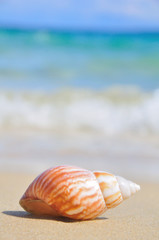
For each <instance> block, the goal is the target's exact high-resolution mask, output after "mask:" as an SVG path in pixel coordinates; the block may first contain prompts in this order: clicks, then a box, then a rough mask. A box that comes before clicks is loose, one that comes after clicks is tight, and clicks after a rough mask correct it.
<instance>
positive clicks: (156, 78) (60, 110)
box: [0, 30, 159, 136]
mask: <svg viewBox="0 0 159 240" xmlns="http://www.w3.org/2000/svg"><path fill="white" fill-rule="evenodd" d="M158 89H159V34H158V33H149V34H148V33H147V34H143V33H142V34H101V33H82V32H79V33H78V32H76V33H75V32H74V33H73V32H70V33H66V32H65V33H62V32H53V31H52V32H49V31H20V30H19V31H18V30H12V31H11V30H1V31H0V112H1V115H0V130H4V129H8V128H9V129H23V130H24V129H30V130H32V129H34V130H35V129H36V130H45V131H46V130H48V131H53V132H66V133H67V132H76V133H79V132H80V133H81V132H92V133H99V134H105V135H106V136H108V135H109V136H110V135H118V134H125V133H128V134H132V133H133V134H137V135H138V134H141V135H149V134H153V135H159V124H158V123H159V90H158Z"/></svg>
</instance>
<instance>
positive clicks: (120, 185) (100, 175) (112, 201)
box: [94, 171, 140, 209]
mask: <svg viewBox="0 0 159 240" xmlns="http://www.w3.org/2000/svg"><path fill="white" fill-rule="evenodd" d="M94 175H95V176H96V179H97V181H98V183H99V186H100V189H101V191H102V194H103V197H104V200H105V203H106V206H107V208H108V209H110V208H114V207H116V206H118V205H119V204H120V203H122V202H123V200H125V199H127V198H129V197H131V196H132V195H133V194H135V193H136V192H138V191H139V190H140V186H139V185H137V184H136V183H133V182H131V181H129V180H126V179H125V178H123V177H120V176H115V175H113V174H110V173H106V172H102V171H97V172H94Z"/></svg>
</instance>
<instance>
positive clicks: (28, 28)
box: [0, 24, 159, 34]
mask: <svg viewBox="0 0 159 240" xmlns="http://www.w3.org/2000/svg"><path fill="white" fill-rule="evenodd" d="M2 30H8V31H11V30H12V31H28V32H29V31H30V32H32V31H48V32H56V33H75V34H76V33H88V34H150V33H151V34H158V33H159V29H145V28H140V29H139V28H138V29H137V28H131V29H130V28H129V29H128V28H121V29H119V28H118V29H117V28H116V29H115V28H113V29H108V28H107V29H99V28H98V29H97V28H82V27H81V28H79V27H78V28H74V27H67V28H66V27H49V26H41V27H40V26H39V27H38V26H29V25H25V26H21V25H13V26H11V25H1V24H0V31H2Z"/></svg>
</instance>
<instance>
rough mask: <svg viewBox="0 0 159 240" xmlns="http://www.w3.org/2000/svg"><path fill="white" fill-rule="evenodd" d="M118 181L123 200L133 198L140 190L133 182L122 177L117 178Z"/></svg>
mask: <svg viewBox="0 0 159 240" xmlns="http://www.w3.org/2000/svg"><path fill="white" fill-rule="evenodd" d="M116 179H117V182H118V184H119V188H120V191H121V195H122V197H123V200H125V199H127V198H129V197H131V196H132V195H133V194H135V193H136V192H138V191H139V190H140V186H139V185H138V184H136V183H134V182H132V181H129V180H127V179H125V178H123V177H120V176H116Z"/></svg>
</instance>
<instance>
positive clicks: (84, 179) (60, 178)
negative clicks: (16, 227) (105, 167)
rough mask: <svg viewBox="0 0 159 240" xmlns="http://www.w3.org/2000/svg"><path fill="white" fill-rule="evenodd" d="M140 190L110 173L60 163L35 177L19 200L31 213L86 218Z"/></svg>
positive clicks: (116, 204) (99, 213)
mask: <svg viewBox="0 0 159 240" xmlns="http://www.w3.org/2000/svg"><path fill="white" fill-rule="evenodd" d="M139 190H140V186H139V185H137V184H135V183H133V182H131V181H128V180H126V179H124V178H122V177H118V176H117V177H116V176H114V175H113V174H110V173H106V172H99V171H98V172H91V171H88V170H85V169H81V168H78V167H72V166H59V167H54V168H50V169H48V170H46V171H44V172H43V173H42V174H40V175H39V176H38V177H37V178H35V180H34V181H33V182H32V183H31V184H30V185H29V187H28V188H27V190H26V191H25V193H24V194H23V196H22V198H21V199H20V201H19V203H20V205H21V206H22V207H23V208H24V209H25V210H26V211H28V212H30V213H32V214H36V215H51V216H53V217H57V216H63V217H68V218H71V219H79V220H86V219H93V218H96V217H97V216H99V215H101V214H102V213H103V212H104V211H106V210H107V209H110V208H113V207H116V206H118V205H119V204H120V203H121V202H122V201H123V200H125V199H127V198H129V197H130V196H131V195H132V194H134V193H135V192H137V191H139Z"/></svg>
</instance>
